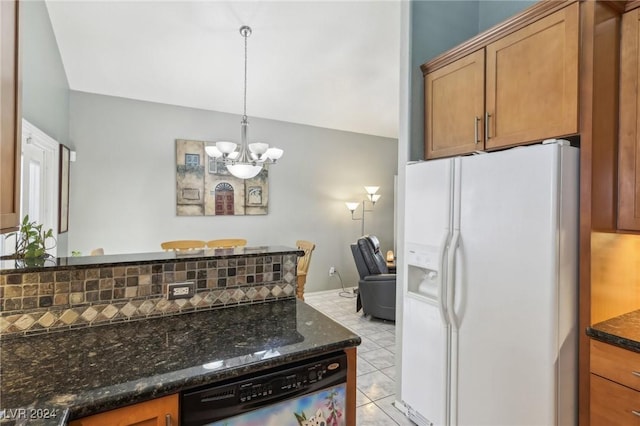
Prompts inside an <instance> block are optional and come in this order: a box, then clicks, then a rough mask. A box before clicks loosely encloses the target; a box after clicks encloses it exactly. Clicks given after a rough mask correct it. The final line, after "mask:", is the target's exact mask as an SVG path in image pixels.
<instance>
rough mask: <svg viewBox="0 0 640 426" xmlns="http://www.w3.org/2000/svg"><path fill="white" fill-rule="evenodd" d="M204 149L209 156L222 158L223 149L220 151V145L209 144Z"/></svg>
mask: <svg viewBox="0 0 640 426" xmlns="http://www.w3.org/2000/svg"><path fill="white" fill-rule="evenodd" d="M204 150H205V151H206V153H207V155H208V156H209V157H213V158H220V157H222V151H220V150H219V149H218V147H216V146H214V145H207V146H205V147H204Z"/></svg>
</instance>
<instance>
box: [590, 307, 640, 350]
mask: <svg viewBox="0 0 640 426" xmlns="http://www.w3.org/2000/svg"><path fill="white" fill-rule="evenodd" d="M586 333H587V336H589V337H591V338H593V339H596V340H600V341H602V342H604V343H609V344H611V345H614V346H618V347H621V348H623V349H627V350H630V351H633V352H640V310H637V311H632V312H628V313H626V314H623V315H620V316H617V317H613V318H611V319H608V320H606V321H602V322H599V323H597V324H593V325H592V326H590V327H587V330H586Z"/></svg>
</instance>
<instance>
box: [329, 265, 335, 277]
mask: <svg viewBox="0 0 640 426" xmlns="http://www.w3.org/2000/svg"><path fill="white" fill-rule="evenodd" d="M335 273H336V267H335V266H332V267H330V268H329V276H330V277H332V276H333V274H335Z"/></svg>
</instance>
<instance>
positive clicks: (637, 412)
mask: <svg viewBox="0 0 640 426" xmlns="http://www.w3.org/2000/svg"><path fill="white" fill-rule="evenodd" d="M631 413H632V414H635V415H636V416H638V417H640V411H637V410H631Z"/></svg>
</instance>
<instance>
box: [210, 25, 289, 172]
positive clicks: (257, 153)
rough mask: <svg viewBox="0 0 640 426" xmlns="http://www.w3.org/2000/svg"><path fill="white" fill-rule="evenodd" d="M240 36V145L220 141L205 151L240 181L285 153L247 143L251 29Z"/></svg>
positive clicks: (242, 30) (248, 28)
mask: <svg viewBox="0 0 640 426" xmlns="http://www.w3.org/2000/svg"><path fill="white" fill-rule="evenodd" d="M240 35H242V37H244V103H243V112H242V121H241V122H240V145H238V144H237V143H235V142H229V141H218V142H216V143H215V145H208V146H206V147H205V151H206V153H207V155H208V156H210V157H213V158H216V159H221V160H222V162H223V163H224V164H225V166H226V167H227V170H229V173H231V174H232V175H233V176H235V177H237V178H240V179H251V178H252V177H255V176H256V175H257V174H258V173H260V170H262V168H263V167H264V166H265V165H267V164H273V163H275V162H276V161H278V160H279V159H280V158H281V157H282V155H283V154H284V151H283V150H281V149H280V148H276V147H270V146H269V144H267V143H264V142H254V143H251V144H249V143H248V142H247V129H248V128H249V120H248V119H247V37H249V36H250V35H251V27H248V26H246V25H244V26H242V27H240Z"/></svg>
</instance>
